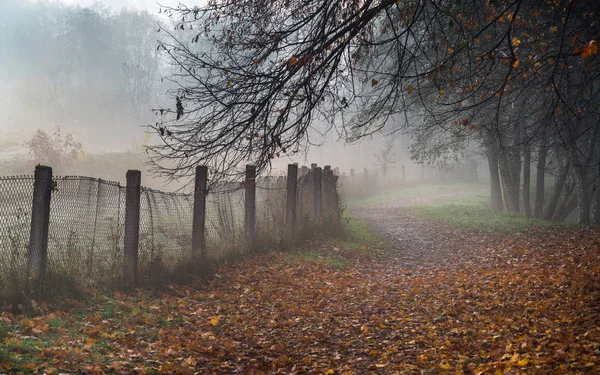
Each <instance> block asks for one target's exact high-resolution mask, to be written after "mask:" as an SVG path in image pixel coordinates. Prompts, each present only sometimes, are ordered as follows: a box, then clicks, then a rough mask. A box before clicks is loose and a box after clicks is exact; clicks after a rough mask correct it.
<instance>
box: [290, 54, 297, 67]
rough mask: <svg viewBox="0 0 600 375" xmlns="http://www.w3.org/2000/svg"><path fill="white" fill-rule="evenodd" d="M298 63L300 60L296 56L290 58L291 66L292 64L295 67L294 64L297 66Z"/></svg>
mask: <svg viewBox="0 0 600 375" xmlns="http://www.w3.org/2000/svg"><path fill="white" fill-rule="evenodd" d="M297 62H298V58H297V57H296V56H292V57H291V58H290V64H291V65H294V64H295V63H297Z"/></svg>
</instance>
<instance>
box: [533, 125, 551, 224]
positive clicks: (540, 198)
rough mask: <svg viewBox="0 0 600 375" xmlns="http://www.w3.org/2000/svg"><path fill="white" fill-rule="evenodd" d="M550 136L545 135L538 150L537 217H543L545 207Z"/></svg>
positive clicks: (534, 212)
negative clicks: (545, 184)
mask: <svg viewBox="0 0 600 375" xmlns="http://www.w3.org/2000/svg"><path fill="white" fill-rule="evenodd" d="M547 143H548V137H547V136H544V137H543V138H542V140H541V141H540V146H539V150H538V162H537V167H536V169H537V175H536V185H535V208H534V211H533V215H534V216H535V217H537V218H540V217H542V211H543V209H544V189H545V186H544V179H545V178H546V156H547V155H548V145H547Z"/></svg>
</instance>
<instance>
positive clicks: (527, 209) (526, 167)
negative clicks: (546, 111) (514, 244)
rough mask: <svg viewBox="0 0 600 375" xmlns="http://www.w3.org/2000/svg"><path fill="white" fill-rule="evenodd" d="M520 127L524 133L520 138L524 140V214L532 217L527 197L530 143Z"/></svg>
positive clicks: (529, 182) (529, 177)
mask: <svg viewBox="0 0 600 375" xmlns="http://www.w3.org/2000/svg"><path fill="white" fill-rule="evenodd" d="M522 129H523V133H524V135H525V136H524V137H522V138H521V139H522V140H523V142H525V145H524V146H523V207H524V209H525V216H527V217H532V216H533V213H532V212H531V200H530V197H529V191H530V189H531V188H530V184H531V145H529V140H528V139H527V134H525V132H526V130H525V127H523V128H522Z"/></svg>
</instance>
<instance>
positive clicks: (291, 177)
mask: <svg viewBox="0 0 600 375" xmlns="http://www.w3.org/2000/svg"><path fill="white" fill-rule="evenodd" d="M297 186H298V165H297V164H288V170H287V193H286V202H285V203H286V204H285V225H286V229H287V237H288V238H287V241H288V245H289V244H291V243H292V242H293V241H294V237H295V236H296V190H297Z"/></svg>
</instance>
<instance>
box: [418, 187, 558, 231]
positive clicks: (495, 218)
mask: <svg viewBox="0 0 600 375" xmlns="http://www.w3.org/2000/svg"><path fill="white" fill-rule="evenodd" d="M407 212H408V213H409V214H411V215H415V216H418V217H422V218H424V219H427V220H431V221H435V222H439V223H443V224H448V225H452V226H456V227H463V228H470V229H475V230H478V231H481V232H487V233H490V232H500V233H514V232H518V231H522V230H525V229H527V228H533V227H550V226H556V225H559V224H557V223H555V222H550V221H545V220H538V219H533V218H526V217H525V216H524V215H523V214H519V213H515V212H494V211H492V210H491V209H490V208H489V197H488V196H487V194H485V193H474V194H471V195H468V196H461V197H451V198H443V199H440V200H434V201H432V202H429V203H426V204H422V205H417V206H413V207H409V208H408V209H407Z"/></svg>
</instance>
